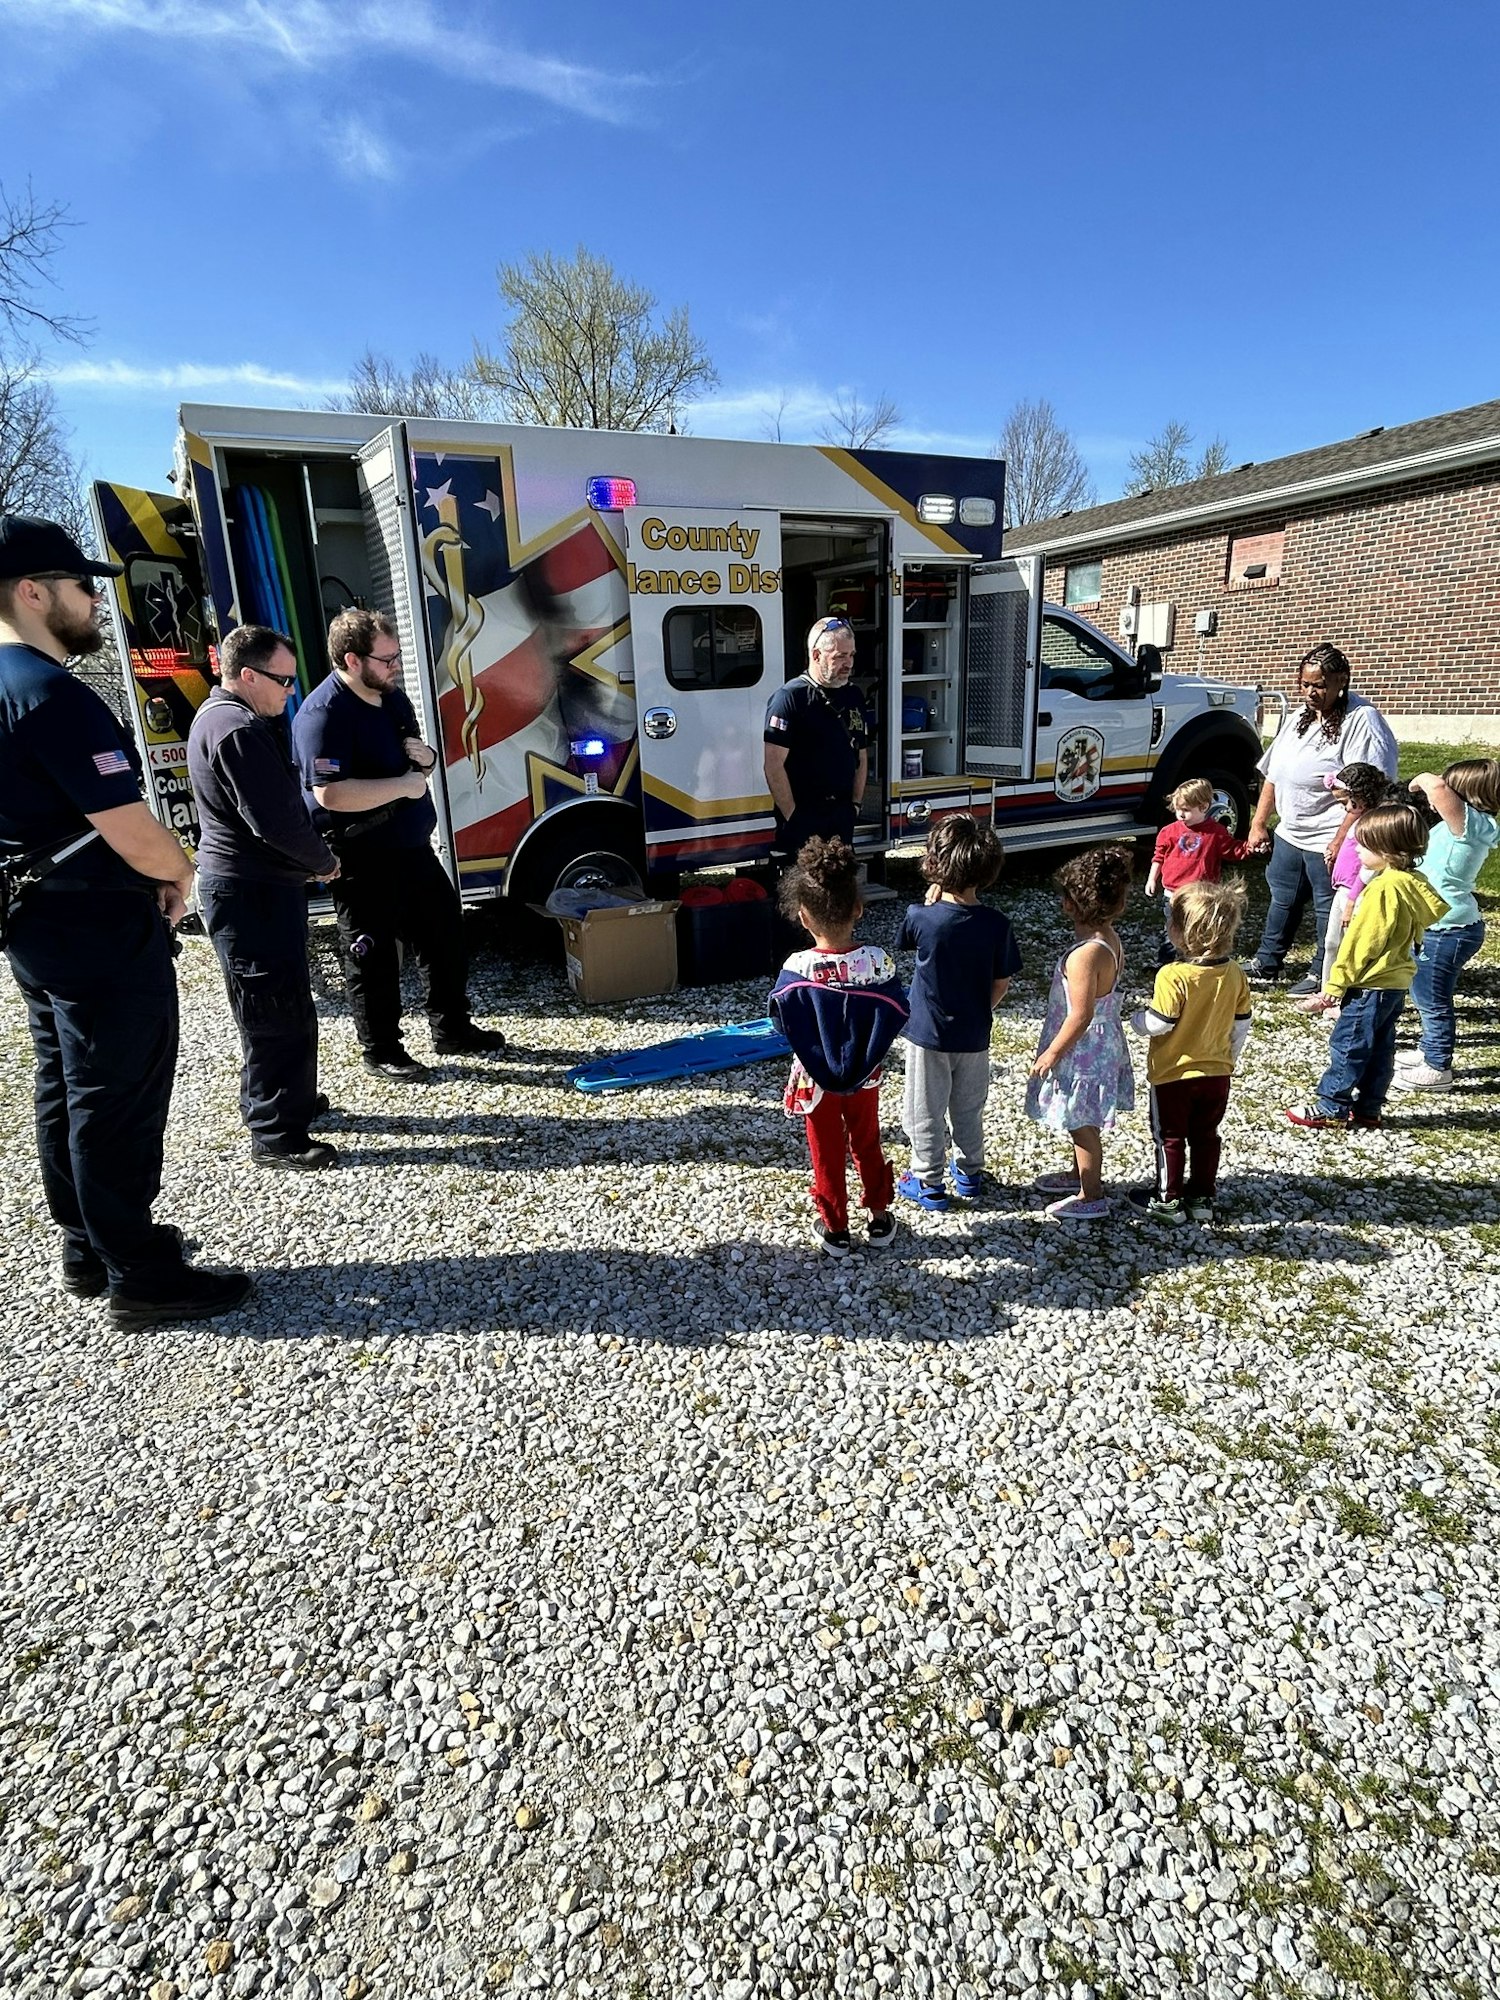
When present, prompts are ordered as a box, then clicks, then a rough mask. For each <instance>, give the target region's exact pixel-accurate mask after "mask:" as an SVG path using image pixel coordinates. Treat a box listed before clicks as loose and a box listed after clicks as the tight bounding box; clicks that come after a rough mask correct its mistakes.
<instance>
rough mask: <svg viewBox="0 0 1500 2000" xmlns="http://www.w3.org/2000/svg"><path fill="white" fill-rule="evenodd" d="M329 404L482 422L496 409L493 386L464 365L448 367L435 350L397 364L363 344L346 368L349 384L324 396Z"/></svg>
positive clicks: (390, 413)
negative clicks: (407, 365)
mask: <svg viewBox="0 0 1500 2000" xmlns="http://www.w3.org/2000/svg"><path fill="white" fill-rule="evenodd" d="M328 407H329V408H330V409H334V410H360V411H363V412H364V413H365V414H366V415H368V416H377V417H442V418H452V419H454V420H456V421H458V422H462V423H482V422H484V421H486V420H487V419H489V420H493V419H494V418H496V417H498V416H499V415H500V414H501V410H500V403H499V398H498V397H497V395H496V394H495V391H494V390H493V389H491V388H489V387H488V386H487V385H486V384H485V383H483V382H481V381H480V380H479V378H478V376H477V375H475V374H474V373H473V372H472V371H471V370H469V369H463V368H449V367H448V366H447V365H446V364H445V363H443V362H441V361H439V360H438V358H437V356H436V355H435V354H427V353H425V352H424V353H422V354H419V355H417V357H416V359H415V360H414V361H413V362H412V364H411V367H410V368H407V369H402V368H398V367H397V366H396V364H395V363H394V362H393V361H389V360H387V358H386V357H385V355H383V354H376V353H375V352H374V350H373V349H371V348H366V349H365V351H364V353H363V354H362V355H361V356H360V357H359V359H358V361H356V362H355V364H354V366H353V368H351V369H350V371H349V387H348V389H347V391H346V392H345V393H344V394H343V395H341V396H333V397H331V398H330V399H329V404H328Z"/></svg>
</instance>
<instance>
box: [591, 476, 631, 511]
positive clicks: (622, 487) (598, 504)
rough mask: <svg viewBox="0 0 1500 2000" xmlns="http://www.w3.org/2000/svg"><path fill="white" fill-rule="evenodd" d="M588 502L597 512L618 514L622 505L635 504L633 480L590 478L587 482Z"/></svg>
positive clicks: (629, 505)
mask: <svg viewBox="0 0 1500 2000" xmlns="http://www.w3.org/2000/svg"><path fill="white" fill-rule="evenodd" d="M588 503H589V505H590V506H591V507H592V508H593V509H594V511H595V513H597V514H618V513H619V511H620V509H621V508H622V507H633V506H634V505H635V481H634V480H633V479H610V478H605V477H600V478H595V479H591V480H590V481H589V483H588Z"/></svg>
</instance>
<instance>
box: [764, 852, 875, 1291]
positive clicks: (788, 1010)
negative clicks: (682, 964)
mask: <svg viewBox="0 0 1500 2000" xmlns="http://www.w3.org/2000/svg"><path fill="white" fill-rule="evenodd" d="M781 908H782V914H783V915H784V916H785V917H787V918H788V919H789V920H792V921H795V922H797V923H800V924H801V926H802V928H803V929H804V930H805V931H808V932H809V933H810V934H811V936H812V948H811V950H805V951H794V952H793V953H792V955H791V957H790V958H789V959H788V960H787V961H786V964H785V965H784V966H783V967H782V969H781V975H780V977H779V978H778V979H777V981H776V984H775V986H774V987H773V988H772V989H771V1014H772V1016H773V1018H774V1019H775V1020H776V1021H777V1022H778V1023H779V1025H780V1027H781V1031H782V1033H783V1034H784V1035H785V1036H786V1038H787V1040H788V1041H789V1042H790V1043H791V1045H792V1055H793V1058H794V1060H793V1063H792V1071H791V1075H790V1077H789V1078H788V1080H787V1087H786V1096H785V1098H784V1100H783V1103H784V1106H785V1110H786V1114H787V1116H788V1117H789V1118H796V1117H802V1118H805V1119H806V1120H807V1149H808V1152H809V1154H810V1155H811V1157H812V1169H813V1184H812V1198H813V1206H814V1208H815V1209H816V1210H817V1220H816V1221H815V1222H814V1223H813V1235H814V1237H815V1239H816V1241H817V1245H818V1248H819V1249H820V1250H822V1251H823V1252H824V1253H825V1254H826V1255H827V1256H830V1257H847V1256H848V1255H849V1253H850V1251H851V1250H852V1249H853V1247H854V1244H853V1240H852V1239H851V1237H850V1235H849V1184H848V1177H847V1172H846V1162H847V1160H848V1156H849V1154H850V1153H853V1155H854V1163H855V1165H856V1166H857V1167H858V1169H859V1179H860V1199H861V1201H862V1203H863V1205H864V1206H865V1208H867V1209H868V1210H869V1212H870V1222H869V1228H868V1232H867V1233H868V1239H869V1243H870V1247H871V1248H872V1249H875V1250H884V1249H888V1248H889V1246H890V1245H891V1243H893V1242H894V1240H895V1236H896V1218H895V1216H894V1215H892V1213H891V1197H892V1195H893V1193H894V1191H895V1175H894V1174H893V1173H892V1171H891V1163H890V1161H889V1160H888V1159H887V1158H886V1156H885V1153H884V1151H883V1149H882V1147H881V1144H880V1065H881V1063H882V1061H883V1060H884V1059H885V1056H886V1055H887V1053H888V1052H889V1050H890V1046H891V1043H892V1042H894V1041H895V1039H896V1037H897V1035H899V1034H900V1032H901V1030H902V1029H903V1028H904V1027H905V1025H906V1012H907V1010H906V995H905V993H904V992H903V991H902V988H901V982H900V981H899V980H898V979H897V977H896V967H895V963H894V961H893V960H892V958H891V955H890V953H889V952H887V951H882V950H881V948H880V947H879V946H878V945H871V944H859V945H857V944H856V943H855V942H854V927H855V925H856V924H857V923H858V922H859V920H860V918H861V917H862V916H863V915H864V904H863V903H862V901H861V900H860V894H859V867H858V863H857V862H856V861H855V858H854V850H853V848H852V847H850V846H849V845H848V844H847V842H845V841H842V840H838V839H832V840H824V839H822V838H820V837H818V836H814V838H813V839H811V840H809V841H808V842H807V843H806V844H805V846H804V847H803V848H802V850H801V852H800V853H799V854H798V856H797V859H796V861H795V862H794V863H793V864H792V866H791V867H790V868H789V869H788V870H787V871H786V873H785V875H783V876H782V878H781Z"/></svg>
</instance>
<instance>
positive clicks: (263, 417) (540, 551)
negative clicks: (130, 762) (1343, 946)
mask: <svg viewBox="0 0 1500 2000" xmlns="http://www.w3.org/2000/svg"><path fill="white" fill-rule="evenodd" d="M181 424H182V429H181V433H180V436H179V438H178V443H177V452H176V469H175V474H174V485H175V489H176V490H175V493H173V494H170V495H163V494H150V493H145V492H142V491H139V490H136V489H131V488H127V487H121V486H116V485H107V484H106V485H100V486H98V487H96V488H95V508H96V517H97V521H98V526H99V530H100V536H101V543H102V546H103V547H104V548H105V549H106V551H107V553H108V555H109V556H110V558H111V559H112V560H114V561H116V562H120V563H122V564H123V565H124V566H125V575H124V577H123V578H122V579H121V580H120V583H119V584H118V586H116V587H115V589H114V592H113V598H114V606H115V612H116V618H117V629H118V637H119V640H120V648H121V657H122V659H123V660H124V661H125V662H126V663H127V679H128V681H129V688H130V694H131V703H132V712H133V714H134V717H135V722H136V727H137V731H138V735H139V739H140V743H141V748H142V753H143V756H144V758H145V761H146V763H147V765H148V768H149V771H150V777H151V786H152V796H153V804H154V806H155V809H156V811H157V812H158V813H159V814H160V816H161V817H162V818H163V819H164V820H165V821H166V823H167V824H168V825H170V826H172V827H173V828H174V829H175V830H176V831H178V832H179V833H181V834H182V835H183V836H184V838H186V839H187V840H188V841H189V842H191V841H192V840H193V838H194V837H195V834H196V819H195V815H194V811H193V803H192V797H191V793H190V790H189V788H188V783H187V773H186V760H185V750H184V744H185V740H186V736H187V730H188V727H189V725H190V723H191V721H192V716H193V713H194V711H195V710H196V707H197V705H198V703H199V702H201V701H202V700H203V698H204V696H205V695H206V694H207V692H208V689H209V687H210V686H211V685H212V671H213V649H214V646H215V644H216V642H217V640H218V638H219V636H220V635H222V634H223V633H225V632H227V631H228V630H230V629H231V628H232V627H233V626H235V625H237V624H241V623H249V622H255V623H261V624H270V625H274V626H276V627H278V628H279V629H281V630H284V631H286V632H288V633H290V634H291V636H292V638H293V640H294V643H295V647H296V651H297V654H298V662H299V673H300V678H301V681H302V687H303V691H304V692H305V691H306V690H307V689H309V688H311V687H312V686H313V685H315V684H316V683H317V681H319V680H321V679H322V678H323V676H324V675H325V674H326V673H327V672H328V662H327V659H326V656H325V649H324V638H325V634H326V629H327V624H328V620H329V619H330V617H332V616H333V614H334V613H335V612H337V611H339V610H340V609H342V608H344V607H345V606H347V605H351V604H362V605H368V606H370V607H372V608H376V609H381V610H386V611H389V612H391V613H392V614H393V616H394V618H395V621H396V625H397V629H398V631H399V634H400V643H401V651H402V655H403V663H404V664H403V682H404V685H405V687H406V690H407V692H408V694H409V695H410V696H411V699H412V701H413V703H414V705H415V707H416V710H417V714H418V716H419V718H420V720H421V724H422V728H423V732H424V734H425V735H426V737H427V739H428V740H429V741H430V742H431V743H433V744H434V745H435V746H437V747H438V750H439V769H440V773H441V781H440V782H438V783H435V785H434V794H435V798H436V804H437V810H438V844H439V848H440V851H441V853H442V856H443V858H444V861H445V863H446V864H447V866H448V867H449V868H450V870H451V871H452V872H453V874H454V876H455V878H456V879H457V881H458V882H459V884H460V886H461V887H462V889H463V891H464V893H465V895H466V896H468V897H471V898H482V897H489V896H496V895H502V894H504V895H509V896H517V897H522V898H524V899H525V900H527V901H528V902H531V901H537V900H540V899H544V898H545V896H546V895H547V894H548V893H549V892H550V890H551V889H552V888H553V887H555V886H557V885H558V884H560V883H575V884H576V883H579V882H583V881H604V882H617V883H627V882H630V881H633V880H636V879H645V880H650V881H652V882H655V883H658V884H659V883H661V882H663V881H664V880H666V879H669V878H671V877H673V876H675V875H677V874H679V873H680V872H682V871H683V870H687V869H692V868H702V867H709V866H723V865H740V864H745V863H750V862H754V861H757V860H761V859H764V858H765V857H766V856H767V855H768V854H769V851H770V846H771V841H772V837H773V832H774V820H773V815H772V809H771V798H770V794H769V791H768V789H767V787H766V782H765V776H764V772H763V768H762V730H763V718H764V714H765V706H766V701H767V698H768V697H769V695H770V694H771V692H772V690H773V689H774V688H775V687H777V686H778V685H780V683H781V682H782V681H783V680H785V679H787V678H789V677H790V676H791V675H792V674H795V673H798V672H800V671H801V670H802V668H803V667H804V665H805V663H806V653H805V643H806V632H807V628H808V626H809V625H810V624H811V623H812V622H813V620H814V619H815V618H817V617H820V616H823V615H826V614H829V613H837V614H839V615H842V616H844V617H846V618H847V619H848V620H849V622H850V624H851V626H852V627H853V630H854V634H855V641H856V672H855V678H856V680H857V682H858V684H859V685H860V687H861V690H862V692H863V693H864V696H865V706H866V710H867V713H868V715H869V717H870V718H871V722H872V734H873V741H872V745H871V750H870V780H869V785H868V789H867V792H866V796H865V801H864V805H863V807H862V810H861V815H860V820H859V825H858V828H857V832H856V842H857V845H858V846H859V847H860V848H861V850H862V851H864V852H866V853H868V854H870V855H876V854H879V853H883V852H885V851H886V850H888V849H889V848H891V847H892V846H895V845H898V844H900V843H902V842H904V841H909V840H914V839H920V838H923V837H924V836H925V833H926V830H927V828H928V826H930V825H931V824H932V822H933V821H934V819H937V818H940V817H941V816H942V815H943V814H945V813H948V812H953V811H967V812H973V813H975V814H976V815H977V816H979V817H981V818H985V819H989V818H993V820H994V823H995V825H996V827H997V828H998V829H999V831H1000V832H1001V834H1002V836H1003V838H1004V839H1005V842H1006V844H1007V846H1008V847H1010V848H1013V849H1021V848H1026V847H1035V846H1045V845H1049V844H1058V843H1063V842H1080V841H1087V840H1092V839H1096V838H1103V837H1108V836H1132V835H1134V834H1137V833H1140V832H1142V831H1144V830H1146V829H1147V828H1149V827H1150V826H1152V825H1154V824H1155V823H1156V821H1157V820H1158V819H1159V818H1160V817H1161V812H1160V806H1161V800H1162V797H1163V796H1164V793H1165V791H1166V790H1167V789H1170V786H1171V784H1173V783H1176V782H1177V781H1178V780H1179V779H1180V778H1183V777H1187V776H1208V777H1210V778H1211V779H1212V780H1213V782H1214V784H1215V786H1216V788H1217V790H1218V792H1219V794H1220V800H1221V807H1222V810H1223V811H1224V813H1225V816H1226V817H1228V818H1229V819H1231V820H1232V821H1238V822H1239V823H1241V824H1243V822H1244V819H1245V816H1246V813H1247V810H1248V801H1249V793H1250V788H1251V785H1252V782H1253V767H1254V761H1255V758H1256V756H1257V755H1258V751H1259V741H1258V737H1257V735H1256V731H1255V719H1256V717H1255V710H1256V698H1255V695H1254V693H1253V691H1250V690H1246V689H1235V688H1232V687H1229V686H1228V685H1227V684H1223V685H1221V684H1217V683H1210V682H1206V681H1204V680H1202V679H1199V678H1197V677H1188V676H1164V677H1162V678H1161V679H1160V680H1159V681H1156V680H1153V679H1152V678H1151V677H1149V676H1147V675H1146V674H1145V673H1144V672H1143V671H1142V669H1141V667H1140V666H1139V665H1138V664H1137V662H1136V661H1135V660H1134V659H1133V658H1132V657H1131V655H1130V654H1129V653H1128V652H1126V651H1124V650H1122V649H1121V647H1120V646H1118V645H1117V644H1116V643H1115V642H1113V641H1111V640H1109V639H1108V638H1106V637H1105V636H1104V635H1103V634H1102V633H1099V632H1097V631H1095V630H1094V629H1093V628H1092V627H1091V626H1089V625H1088V624H1087V623H1086V622H1085V621H1083V620H1081V619H1079V618H1078V617H1077V616H1076V615H1075V614H1073V613H1071V612H1065V611H1062V610H1060V609H1058V608H1056V607H1053V606H1046V607H1043V605H1042V604H1041V602H1040V598H1039V590H1040V578H1041V575H1042V569H1043V563H1042V558H1041V557H1039V556H1032V557H1028V558H1025V559H1022V560H1020V561H1010V560H1007V559H1005V558H1004V557H1003V556H1002V554H1001V528H1000V520H1001V512H1002V497H1003V476H1004V469H1003V467H1002V465H1001V464H1000V462H999V461H998V460H995V459H965V458H948V457H926V456H920V455H914V454H908V453H901V452H879V451H859V452H855V451H846V450H841V449H838V448H835V447H827V446H816V445H783V444H752V443H740V442H728V441H722V440H718V439H713V438H692V437H661V436H655V435H646V434H641V433H627V432H602V431H566V430H545V429H536V428H530V427H523V426H511V425H480V424H450V423H436V422H429V421H426V420H422V421H417V420H415V419H413V420H411V421H403V422H392V421H389V420H384V419H378V418H372V417H362V416H353V415H344V414H328V413H322V412H315V411H286V412H280V411H267V410H248V409H229V408H214V407H206V406H189V407H186V408H184V409H183V411H182V413H181Z"/></svg>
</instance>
